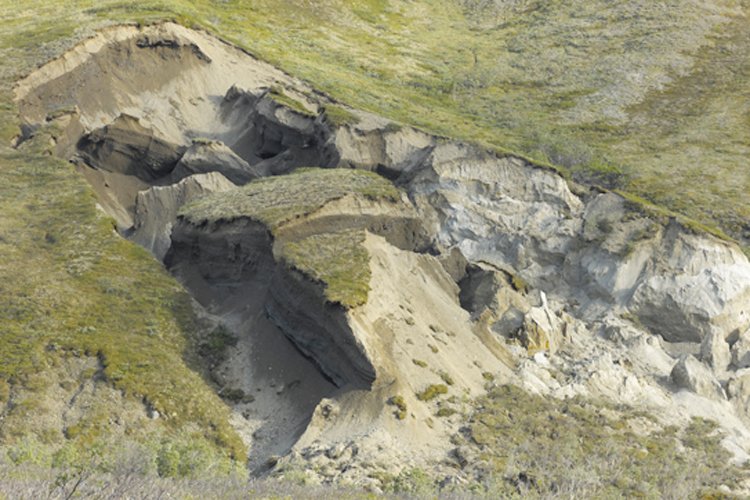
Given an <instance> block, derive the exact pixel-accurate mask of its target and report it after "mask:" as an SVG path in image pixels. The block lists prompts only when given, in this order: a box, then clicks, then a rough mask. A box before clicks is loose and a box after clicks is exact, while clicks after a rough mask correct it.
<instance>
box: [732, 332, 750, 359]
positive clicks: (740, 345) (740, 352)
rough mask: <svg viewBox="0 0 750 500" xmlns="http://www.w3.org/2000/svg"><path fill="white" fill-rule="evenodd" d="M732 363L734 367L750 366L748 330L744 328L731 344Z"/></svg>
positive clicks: (749, 336)
mask: <svg viewBox="0 0 750 500" xmlns="http://www.w3.org/2000/svg"><path fill="white" fill-rule="evenodd" d="M732 364H733V365H734V367H735V368H736V369H741V368H750V330H746V331H745V332H744V333H743V334H742V335H740V336H739V338H738V339H737V341H736V342H735V343H734V345H732Z"/></svg>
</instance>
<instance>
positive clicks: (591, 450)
mask: <svg viewBox="0 0 750 500" xmlns="http://www.w3.org/2000/svg"><path fill="white" fill-rule="evenodd" d="M479 404H480V405H479V407H478V410H477V411H476V413H475V414H474V415H473V416H472V418H471V420H470V426H469V430H468V433H467V434H465V435H460V436H457V437H456V442H457V443H458V444H464V445H467V446H470V447H474V448H475V449H476V453H477V455H476V459H475V461H474V463H471V464H467V465H468V466H469V467H470V468H471V469H472V471H473V472H474V473H475V474H476V475H477V476H478V477H482V478H483V481H484V484H485V487H486V488H488V489H489V490H490V491H492V492H493V494H495V495H497V496H504V495H515V494H519V493H520V494H521V495H522V496H524V497H531V498H536V497H547V496H548V495H565V496H572V497H576V498H581V497H585V498H620V497H623V496H624V497H628V498H634V497H638V498H663V497H664V496H665V495H669V496H672V497H677V498H694V497H702V495H708V494H711V493H716V492H718V488H719V486H721V485H722V484H724V485H727V486H730V487H732V486H736V484H737V482H738V481H740V480H741V479H742V478H743V477H747V471H746V470H745V471H743V470H740V469H739V468H737V467H734V466H732V465H729V452H727V451H726V449H724V448H723V447H722V446H721V444H720V442H721V439H722V436H721V434H719V433H718V432H717V428H716V425H715V424H714V423H713V422H710V421H707V420H702V419H694V420H693V423H692V424H691V425H690V426H688V427H687V428H686V429H684V430H683V431H678V429H677V428H676V427H666V428H663V429H660V430H654V431H652V432H650V433H645V434H643V433H638V432H636V431H635V430H633V428H636V429H637V428H644V424H643V423H642V422H643V421H644V419H645V420H646V423H647V424H648V425H646V426H645V428H657V429H658V427H657V426H655V425H654V423H653V422H650V421H648V419H646V417H644V415H642V414H639V413H636V412H633V411H632V410H628V409H626V408H611V407H608V406H606V405H597V404H592V403H586V402H583V401H582V400H579V399H572V400H565V401H555V400H551V399H545V398H543V397H541V396H535V395H531V394H528V393H526V392H525V391H523V390H521V389H519V388H516V387H513V386H500V387H497V388H495V389H493V390H492V391H491V392H490V394H488V395H487V396H486V397H484V398H482V399H481V400H480V401H479ZM641 432H643V431H641Z"/></svg>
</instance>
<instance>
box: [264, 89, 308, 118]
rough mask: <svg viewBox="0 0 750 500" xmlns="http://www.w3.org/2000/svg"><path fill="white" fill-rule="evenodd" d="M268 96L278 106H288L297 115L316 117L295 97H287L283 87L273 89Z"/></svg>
mask: <svg viewBox="0 0 750 500" xmlns="http://www.w3.org/2000/svg"><path fill="white" fill-rule="evenodd" d="M268 95H270V96H271V99H273V100H274V101H276V103H277V104H281V105H282V106H286V107H287V108H289V109H291V110H292V111H294V112H295V113H299V114H301V115H303V116H309V117H311V118H314V117H315V116H316V115H315V113H313V112H312V111H310V110H309V109H307V107H305V105H304V104H302V103H301V102H300V101H298V100H297V99H295V98H294V97H291V96H289V95H287V94H286V93H285V92H284V89H283V88H281V87H273V88H272V89H271V90H270V91H269V92H268Z"/></svg>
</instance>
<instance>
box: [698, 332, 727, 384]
mask: <svg viewBox="0 0 750 500" xmlns="http://www.w3.org/2000/svg"><path fill="white" fill-rule="evenodd" d="M700 358H701V361H703V362H704V363H706V364H707V365H708V366H710V367H711V368H713V369H714V372H715V373H717V374H721V373H723V372H725V371H726V369H727V368H729V365H730V364H731V362H732V354H731V353H730V351H729V344H728V343H727V341H726V340H724V336H723V335H722V334H721V333H719V332H717V331H712V332H710V333H709V334H708V335H706V336H705V337H703V342H702V343H701V351H700Z"/></svg>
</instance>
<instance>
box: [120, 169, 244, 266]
mask: <svg viewBox="0 0 750 500" xmlns="http://www.w3.org/2000/svg"><path fill="white" fill-rule="evenodd" d="M234 187H235V185H234V184H232V183H231V182H229V181H228V180H227V179H226V178H225V177H224V176H223V175H221V174H220V173H218V172H211V173H207V174H197V175H192V176H190V177H187V178H185V179H183V180H181V181H180V182H178V183H176V184H171V185H169V186H155V187H152V188H149V189H147V190H145V191H141V192H140V193H138V195H137V196H136V201H135V221H134V226H133V235H132V238H133V241H135V242H136V243H138V244H139V245H141V246H143V247H144V248H146V249H147V250H149V251H150V252H151V253H153V254H154V256H155V257H156V258H157V259H159V260H163V259H164V256H165V255H166V254H167V250H169V245H170V244H171V239H170V236H171V234H172V225H173V224H174V222H175V220H176V219H177V212H178V211H179V209H180V207H182V206H183V205H185V204H186V203H189V202H190V201H192V200H194V199H196V198H198V197H200V196H203V195H205V194H208V193H213V192H216V191H227V190H229V189H232V188H234Z"/></svg>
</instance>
